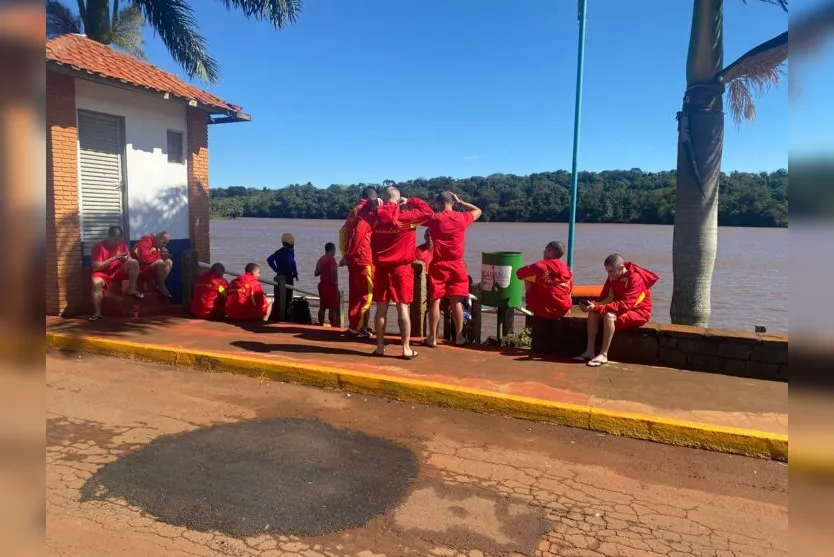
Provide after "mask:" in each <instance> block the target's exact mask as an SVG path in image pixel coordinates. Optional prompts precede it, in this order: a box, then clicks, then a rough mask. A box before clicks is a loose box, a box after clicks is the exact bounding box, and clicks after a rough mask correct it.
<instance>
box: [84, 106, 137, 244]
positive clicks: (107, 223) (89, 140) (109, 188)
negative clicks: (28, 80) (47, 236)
mask: <svg viewBox="0 0 834 557" xmlns="http://www.w3.org/2000/svg"><path fill="white" fill-rule="evenodd" d="M78 147H79V159H80V160H79V170H80V173H79V178H80V188H79V197H80V201H79V204H80V207H79V209H80V211H79V213H80V216H81V241H82V247H83V250H84V255H89V254H90V250H91V249H92V247H93V246H94V245H95V244H96V243H97V242H99V241H100V240H103V239H104V238H105V237H106V236H107V229H108V228H109V227H111V226H114V225H118V226H121V227H122V228H123V229H124V226H125V218H124V197H125V196H124V191H125V188H124V178H123V176H124V173H123V168H122V166H123V164H124V161H123V160H122V157H123V153H124V146H123V144H122V119H121V118H118V117H116V116H108V115H106V114H97V113H89V112H82V111H79V113H78ZM125 233H127V230H125Z"/></svg>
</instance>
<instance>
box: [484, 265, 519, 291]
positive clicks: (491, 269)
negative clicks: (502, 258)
mask: <svg viewBox="0 0 834 557" xmlns="http://www.w3.org/2000/svg"><path fill="white" fill-rule="evenodd" d="M512 276H513V268H512V266H511V265H483V266H481V290H484V291H490V290H495V289H496V288H507V287H508V286H509V285H510V281H511V280H512Z"/></svg>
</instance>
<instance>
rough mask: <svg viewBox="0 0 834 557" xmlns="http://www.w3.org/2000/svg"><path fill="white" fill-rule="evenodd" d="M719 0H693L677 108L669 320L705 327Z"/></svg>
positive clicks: (714, 222)
mask: <svg viewBox="0 0 834 557" xmlns="http://www.w3.org/2000/svg"><path fill="white" fill-rule="evenodd" d="M723 12H724V6H723V1H722V0H694V10H693V15H692V31H691V35H690V41H689V54H688V56H687V68H686V85H687V87H686V94H685V95H684V99H683V107H682V109H681V111H680V112H679V113H678V164H677V187H676V197H675V231H674V240H673V245H672V271H673V275H674V279H673V287H672V305H671V310H670V313H671V318H672V323H677V324H681V325H697V326H702V327H703V326H706V325H707V324H708V323H709V317H710V289H711V286H712V272H713V268H714V266H715V253H716V247H717V244H718V178H719V175H720V172H721V154H722V151H723V147H724V111H723V110H724V107H723V98H722V95H723V92H724V86H723V84H721V83H720V82H719V80H718V79H717V76H718V75H719V73H720V72H721V69H722V65H723V62H724V61H723V57H724V56H723V51H724V41H723V15H724V14H723Z"/></svg>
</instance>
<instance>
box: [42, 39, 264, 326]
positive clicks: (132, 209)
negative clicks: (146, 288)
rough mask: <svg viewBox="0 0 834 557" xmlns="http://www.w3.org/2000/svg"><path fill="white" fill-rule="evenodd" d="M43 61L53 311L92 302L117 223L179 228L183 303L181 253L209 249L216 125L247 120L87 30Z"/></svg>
mask: <svg viewBox="0 0 834 557" xmlns="http://www.w3.org/2000/svg"><path fill="white" fill-rule="evenodd" d="M46 69H47V72H46V133H47V170H46V172H47V175H46V182H47V183H46V242H47V246H46V312H47V314H48V315H70V314H75V313H79V312H81V311H83V308H85V307H86V306H87V299H88V298H89V292H88V291H87V288H88V286H87V285H88V278H86V277H88V276H89V265H90V261H89V256H90V249H91V247H92V246H93V245H94V244H95V243H96V242H98V241H99V240H101V239H103V238H104V236H105V235H106V232H107V228H108V227H109V226H112V225H116V224H118V225H121V226H122V227H123V228H124V230H125V235H126V237H127V240H128V241H130V242H131V243H132V242H135V241H136V240H138V239H139V238H140V237H142V236H144V235H145V234H149V233H154V232H158V231H160V230H167V231H168V232H169V233H170V234H171V243H170V245H169V250H170V251H171V252H172V254H173V256H174V262H175V266H174V271H173V272H172V273H171V276H170V277H169V279H168V287H169V289H170V290H171V292H172V293H173V294H174V296H175V298H176V299H179V296H180V295H181V287H182V285H181V272H179V268H178V266H177V262H178V261H179V255H180V254H181V253H182V252H183V251H184V250H186V249H189V248H194V249H196V250H198V253H199V256H200V260H201V261H206V262H208V261H209V257H210V251H209V197H208V196H209V192H208V187H209V184H208V126H209V125H211V124H217V123H225V122H239V121H246V120H249V116H248V115H246V114H244V113H243V112H241V107H239V106H236V105H234V104H231V103H227V102H225V101H223V100H221V99H219V98H218V97H216V96H215V95H212V94H211V93H208V92H206V91H203V90H200V89H198V88H196V87H194V86H192V85H189V84H187V83H185V82H184V81H182V80H180V79H178V78H177V77H176V76H174V75H172V74H170V73H167V72H164V71H162V70H160V69H159V68H157V67H155V66H153V65H151V64H148V63H146V62H142V61H140V60H138V59H136V58H133V57H132V56H129V55H127V54H124V53H121V52H118V51H116V50H113V49H111V48H110V47H108V46H105V45H102V44H100V43H97V42H95V41H92V40H90V39H88V38H86V37H85V36H84V35H64V36H61V37H58V38H55V39H52V40H49V41H47V43H46Z"/></svg>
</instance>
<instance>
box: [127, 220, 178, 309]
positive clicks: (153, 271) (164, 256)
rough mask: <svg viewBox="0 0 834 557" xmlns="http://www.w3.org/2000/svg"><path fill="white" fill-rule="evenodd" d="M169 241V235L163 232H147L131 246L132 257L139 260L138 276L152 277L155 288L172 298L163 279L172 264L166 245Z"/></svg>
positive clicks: (169, 271) (165, 278)
mask: <svg viewBox="0 0 834 557" xmlns="http://www.w3.org/2000/svg"><path fill="white" fill-rule="evenodd" d="M170 241H171V236H170V235H169V234H168V233H167V232H165V231H164V230H163V231H162V232H157V233H156V234H148V235H147V236H142V238H141V239H140V240H139V241H138V242H136V245H135V246H133V257H134V258H136V260H137V261H139V276H140V277H153V278H154V279H155V280H156V290H157V292H159V293H160V294H162V295H163V296H165V297H166V298H173V296H172V295H171V292H169V291H168V287H167V286H166V285H165V281H166V280H167V279H168V275H169V274H170V273H171V268H172V267H173V266H174V260H173V259H171V254H170V253H168V249H167V248H166V246H167V245H168V242H170Z"/></svg>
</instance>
